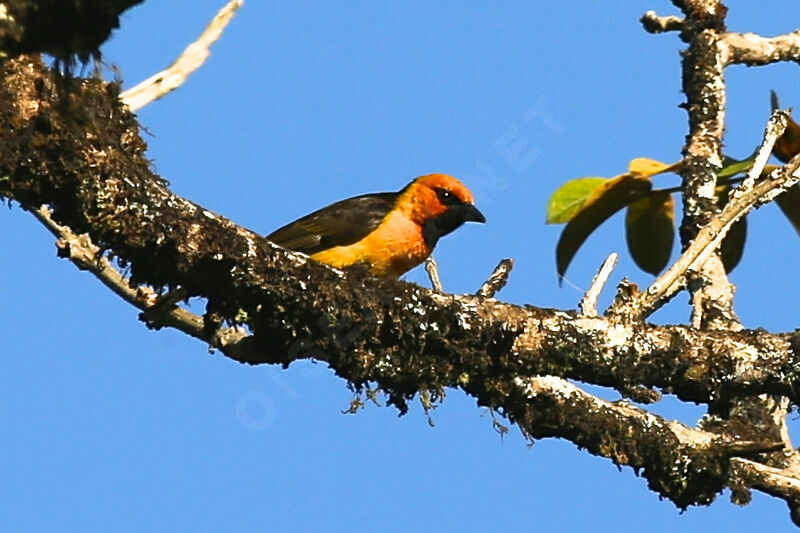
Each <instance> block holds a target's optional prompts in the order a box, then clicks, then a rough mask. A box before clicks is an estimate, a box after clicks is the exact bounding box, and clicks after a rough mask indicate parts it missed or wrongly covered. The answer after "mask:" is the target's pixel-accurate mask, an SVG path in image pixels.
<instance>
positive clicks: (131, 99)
mask: <svg viewBox="0 0 800 533" xmlns="http://www.w3.org/2000/svg"><path fill="white" fill-rule="evenodd" d="M242 5H244V0H231V1H230V2H228V3H227V4H226V5H225V7H223V8H222V9H220V10H219V12H218V13H217V15H216V16H215V17H214V18H213V19H212V20H211V22H209V23H208V26H206V29H205V30H204V31H203V33H202V34H201V35H200V37H198V39H197V40H196V41H195V42H193V43H192V44H190V45H189V46H187V47H186V50H184V51H183V53H182V54H181V55H180V57H178V59H176V60H175V62H174V63H173V64H172V65H170V66H169V67H167V69H165V70H162V71H161V72H159V73H158V74H154V75H153V76H150V77H149V78H147V79H146V80H144V81H143V82H141V83H139V84H138V85H136V86H135V87H132V88H130V89H128V90H127V91H125V92H123V93H122V94H121V95H120V99H121V100H122V101H123V102H125V103H126V104H127V105H128V107H129V108H130V109H131V111H136V110H137V109H141V108H142V107H144V106H146V105H147V104H149V103H150V102H153V101H154V100H158V99H159V98H161V97H162V96H164V95H166V94H168V93H170V92H172V91H174V90H175V89H177V88H178V87H180V86H181V85H182V84H183V82H185V81H186V78H188V77H189V75H190V74H191V73H192V72H194V71H195V70H197V69H198V68H200V66H201V65H202V64H203V63H204V62H205V61H206V59H208V56H209V55H210V54H211V52H210V51H209V47H210V46H211V45H212V44H214V42H215V41H216V40H217V39H219V37H220V35H222V30H224V29H225V26H227V25H228V23H229V22H230V21H231V19H232V18H233V15H234V13H236V10H237V9H239V8H240V7H242Z"/></svg>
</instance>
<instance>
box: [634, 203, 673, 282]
mask: <svg viewBox="0 0 800 533" xmlns="http://www.w3.org/2000/svg"><path fill="white" fill-rule="evenodd" d="M674 221H675V203H674V202H673V200H672V195H671V194H670V193H668V192H655V193H652V194H650V195H648V196H645V197H643V198H639V199H638V200H635V201H633V202H632V203H631V204H630V205H629V206H628V212H627V213H626V215H625V230H626V231H625V239H626V241H627V243H628V251H629V252H630V253H631V257H633V260H634V261H635V262H636V264H637V265H638V266H639V268H641V269H642V270H644V271H645V272H647V273H649V274H653V275H654V276H655V275H656V274H658V273H659V272H661V271H662V270H664V267H665V266H667V262H668V261H669V257H670V255H672V244H673V242H674V241H675V222H674Z"/></svg>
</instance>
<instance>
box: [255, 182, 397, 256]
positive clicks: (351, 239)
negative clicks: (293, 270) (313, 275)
mask: <svg viewBox="0 0 800 533" xmlns="http://www.w3.org/2000/svg"><path fill="white" fill-rule="evenodd" d="M401 192H402V191H401ZM399 195H400V193H396V192H383V193H374V194H364V195H361V196H355V197H353V198H348V199H346V200H340V201H338V202H336V203H333V204H331V205H329V206H327V207H323V208H322V209H319V210H317V211H314V212H313V213H310V214H308V215H306V216H304V217H303V218H300V219H298V220H295V221H294V222H290V223H289V224H286V225H285V226H283V227H282V228H279V229H277V230H275V231H273V232H272V233H270V234H269V235H268V236H267V239H269V240H270V241H272V242H274V243H275V244H277V245H279V246H282V247H283V248H286V249H288V250H294V251H296V252H303V253H304V254H308V255H313V254H315V253H317V252H321V251H323V250H327V249H328V248H333V247H334V246H347V245H350V244H353V243H355V242H358V241H360V240H361V239H363V238H364V237H366V236H367V235H368V234H369V233H371V232H372V231H374V230H375V228H377V227H378V226H379V225H380V223H381V221H382V220H383V219H384V218H385V217H386V215H387V214H388V213H389V211H391V210H392V209H393V208H394V206H395V203H396V202H397V197H398V196H399Z"/></svg>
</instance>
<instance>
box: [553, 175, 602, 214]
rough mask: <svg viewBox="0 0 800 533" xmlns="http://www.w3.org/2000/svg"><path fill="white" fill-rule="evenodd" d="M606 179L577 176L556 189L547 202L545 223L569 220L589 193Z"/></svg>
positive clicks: (584, 201)
mask: <svg viewBox="0 0 800 533" xmlns="http://www.w3.org/2000/svg"><path fill="white" fill-rule="evenodd" d="M607 181H608V179H607V178H578V179H574V180H570V181H568V182H566V183H565V184H564V185H562V186H561V187H559V188H558V189H556V192H554V193H553V195H552V196H551V197H550V201H549V202H548V203H547V223H548V224H564V223H566V222H569V221H570V220H571V219H572V217H573V216H574V215H575V213H577V212H578V209H580V208H581V206H582V205H583V204H584V203H586V199H587V198H589V195H590V194H592V192H593V191H594V190H595V189H596V188H597V187H599V186H600V185H602V184H603V183H605V182H607Z"/></svg>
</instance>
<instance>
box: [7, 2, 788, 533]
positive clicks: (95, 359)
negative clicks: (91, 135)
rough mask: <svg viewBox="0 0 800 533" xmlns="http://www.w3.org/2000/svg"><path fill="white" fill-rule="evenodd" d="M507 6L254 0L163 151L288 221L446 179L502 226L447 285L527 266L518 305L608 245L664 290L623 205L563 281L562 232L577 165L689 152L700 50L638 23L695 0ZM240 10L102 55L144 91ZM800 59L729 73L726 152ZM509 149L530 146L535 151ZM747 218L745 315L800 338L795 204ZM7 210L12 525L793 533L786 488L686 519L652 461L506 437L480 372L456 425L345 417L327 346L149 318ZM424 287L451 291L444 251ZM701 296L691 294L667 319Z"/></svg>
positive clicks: (475, 244)
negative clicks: (236, 352) (689, 84)
mask: <svg viewBox="0 0 800 533" xmlns="http://www.w3.org/2000/svg"><path fill="white" fill-rule="evenodd" d="M494 4H495V5H491V6H490V5H489V4H487V3H486V2H479V1H473V0H461V1H458V2H455V1H442V2H436V3H433V2H422V1H416V0H411V1H403V2H399V1H384V0H381V1H370V2H367V1H360V2H357V1H349V0H346V1H345V0H343V1H340V2H318V1H317V2H312V1H308V0H297V1H295V2H257V1H254V0H250V1H249V2H247V4H246V5H245V7H244V8H243V9H242V10H241V11H240V12H239V14H238V15H237V17H236V19H235V20H234V21H233V23H232V24H231V26H230V27H229V28H228V30H227V31H226V33H225V35H224V36H223V38H222V40H221V41H220V42H219V43H218V44H217V45H216V46H215V47H214V48H213V52H212V56H211V58H210V59H209V60H208V62H207V64H206V65H205V66H204V67H203V68H202V69H201V70H200V71H199V72H197V73H196V74H194V75H193V76H192V77H191V78H190V79H189V81H188V82H187V83H186V84H185V86H183V87H182V88H181V89H179V90H178V91H177V92H176V93H173V94H172V95H169V96H167V97H166V98H164V99H163V100H161V101H159V102H156V103H154V104H151V105H150V106H148V107H146V108H145V109H143V110H142V111H141V112H140V113H139V116H140V120H141V123H142V125H143V126H145V127H146V128H147V139H148V143H149V145H150V151H149V154H150V157H151V158H152V159H153V162H154V165H155V168H156V169H157V170H158V172H159V173H161V174H162V175H163V176H165V177H166V178H167V179H169V180H170V182H171V184H172V187H173V189H174V190H175V191H176V192H177V193H179V194H182V195H184V196H186V197H188V198H190V199H192V200H193V201H195V202H197V203H200V204H202V205H204V206H205V207H207V208H209V209H212V210H214V211H216V212H218V213H221V214H223V215H225V216H227V217H229V218H231V219H233V220H235V221H237V222H239V223H241V224H242V225H244V226H247V227H249V228H251V229H254V230H256V231H259V232H262V233H265V234H266V233H268V232H270V231H271V230H272V229H274V228H276V227H278V226H280V225H282V224H284V223H286V222H287V221H290V220H292V219H294V218H296V217H298V216H300V215H303V214H305V213H307V212H309V211H311V210H313V209H316V208H318V207H321V206H323V205H326V204H328V203H331V202H333V201H335V200H338V199H341V198H345V197H348V196H352V195H356V194H361V193H365V192H374V191H385V190H396V189H399V188H401V187H402V186H403V185H405V184H406V183H407V182H408V181H410V180H411V179H412V178H413V177H415V176H417V175H420V174H426V173H431V172H446V173H450V174H453V175H455V176H457V177H459V178H461V179H462V180H463V181H464V182H465V183H466V184H467V185H468V186H469V187H470V188H471V189H472V190H473V191H474V192H475V194H476V202H477V204H478V206H479V207H480V208H481V210H482V211H483V212H484V213H485V214H486V217H487V219H488V223H487V224H486V225H469V226H466V227H464V228H462V229H460V230H459V231H457V232H456V233H454V234H453V235H450V236H448V237H447V238H445V239H443V240H442V241H441V242H440V244H439V247H438V248H437V253H436V258H437V260H438V262H439V265H440V270H441V275H442V278H443V282H444V285H445V288H446V289H447V290H450V291H453V292H471V291H474V290H475V289H476V288H477V287H478V286H479V285H480V283H481V282H482V281H483V279H485V277H486V276H487V275H488V273H489V272H490V271H491V269H492V268H493V267H494V265H495V264H496V263H497V261H498V260H499V259H501V258H503V257H513V258H514V259H515V260H516V262H517V266H516V268H515V270H514V272H513V274H512V277H511V281H510V283H509V285H508V287H507V288H506V289H505V290H504V291H503V292H502V293H500V296H501V298H502V299H505V300H508V301H512V302H517V303H530V304H533V305H538V306H543V307H558V308H566V309H570V308H574V307H575V306H576V304H577V302H578V300H579V299H580V296H581V292H580V289H581V288H586V287H587V286H588V283H589V281H590V279H591V277H592V275H593V274H594V272H595V270H596V268H597V266H598V265H599V264H600V263H601V262H602V260H603V259H604V258H605V257H606V255H607V254H608V253H609V252H611V251H618V252H621V261H620V265H619V266H618V268H617V270H616V272H615V275H614V277H612V283H616V282H618V281H619V279H620V278H621V277H622V276H623V275H624V276H628V277H630V278H632V279H633V280H634V281H636V282H637V283H639V284H646V283H648V282H649V281H650V280H651V277H650V276H648V275H647V274H644V273H642V272H640V271H638V270H637V269H636V268H635V266H634V265H633V264H632V262H631V261H630V260H629V258H628V256H627V252H626V251H625V244H624V240H623V238H622V234H621V229H622V220H621V217H620V216H617V217H615V218H614V219H612V220H611V221H609V223H607V225H606V226H605V227H603V228H601V229H600V230H599V231H597V232H596V233H595V234H594V235H592V237H591V238H590V239H589V240H588V241H587V243H586V244H585V246H584V247H583V248H582V249H581V251H580V252H579V253H578V255H577V257H576V259H575V261H574V263H573V265H572V266H571V268H570V270H569V272H568V274H567V278H568V283H566V284H565V285H564V287H563V288H559V287H558V284H557V279H556V275H555V261H554V249H555V243H556V241H557V239H558V234H559V231H560V227H553V226H546V225H545V224H544V222H543V221H544V209H545V205H546V203H547V199H548V197H549V195H550V194H551V192H552V191H553V190H554V189H555V188H556V187H557V186H558V185H559V184H560V183H562V182H563V181H565V180H567V179H569V178H573V177H580V176H591V175H594V176H613V175H615V174H619V173H620V172H622V171H623V170H624V169H625V167H626V164H627V162H628V161H629V160H630V159H631V158H633V157H637V156H645V157H651V158H655V159H660V160H663V161H668V162H673V161H675V160H677V159H678V158H679V157H680V149H681V147H682V144H683V141H684V136H685V134H686V127H687V126H686V115H685V113H684V111H683V110H681V109H679V108H678V104H679V103H680V102H681V101H682V95H681V93H680V79H679V75H680V65H679V55H678V51H679V49H680V48H681V47H682V46H683V45H682V43H680V41H679V40H678V38H677V36H676V35H675V34H668V35H660V36H652V35H648V34H646V33H645V32H644V31H643V30H642V29H641V26H640V24H639V23H638V18H639V17H640V16H641V15H642V13H643V12H644V11H646V10H648V9H655V10H657V11H659V12H660V13H661V14H668V13H673V12H674V11H673V8H672V6H671V2H667V1H665V0H661V1H652V2H591V3H588V2H587V3H577V2H563V3H556V2H547V3H545V2H541V3H538V4H539V5H533V4H532V3H531V2H522V1H511V0H509V1H506V2H502V3H494ZM728 4H729V7H730V17H729V26H730V28H731V29H732V30H735V31H756V32H762V33H764V34H768V35H773V34H777V33H783V32H786V31H791V30H793V29H795V28H796V27H797V26H798V25H799V24H798V21H799V20H800V18H799V17H798V13H797V10H796V6H794V5H793V4H794V2H793V1H792V0H781V1H779V0H776V1H773V2H770V3H769V8H766V7H762V4H759V3H754V2H745V1H741V0H738V1H731V2H729V3H728ZM219 7H221V2H216V1H214V2H212V1H209V0H197V1H196V2H192V3H191V4H189V3H185V2H166V1H158V0H148V1H147V2H145V4H144V5H143V6H141V7H138V8H135V9H133V10H131V11H130V12H129V13H127V14H126V15H125V16H124V17H123V21H122V28H121V29H120V30H119V31H117V33H116V34H115V36H114V38H113V40H112V41H111V42H110V43H108V44H107V45H106V46H105V48H104V57H105V59H106V61H107V62H109V63H110V64H114V65H116V67H117V68H118V69H119V70H120V72H121V75H122V77H123V79H124V84H125V86H131V85H133V84H134V83H136V82H138V81H140V80H141V79H143V78H145V77H147V76H149V75H150V74H152V73H154V72H156V71H158V70H160V69H162V68H164V67H165V66H166V65H168V64H169V63H170V62H172V60H174V58H175V57H176V56H177V55H178V54H179V53H180V52H181V51H182V50H183V48H184V47H185V46H186V44H188V43H189V42H190V41H191V40H193V39H194V38H195V37H196V36H197V35H198V34H199V32H200V31H201V30H202V28H203V27H204V26H205V24H206V23H207V21H208V20H209V19H210V18H211V17H212V16H213V15H214V13H215V12H216V10H217V9H218V8H219ZM798 74H800V72H798V69H797V65H777V66H771V67H767V68H759V69H747V68H744V67H739V68H733V69H731V70H730V71H729V72H728V76H727V80H728V82H729V113H728V133H727V136H726V148H727V151H728V153H729V154H730V155H732V156H745V155H747V154H749V153H750V152H751V151H752V149H753V147H754V146H755V145H756V144H757V143H758V142H759V138H760V135H761V132H762V131H763V125H764V122H765V120H766V117H767V115H768V111H769V100H768V95H769V90H770V89H775V90H776V91H778V93H779V94H780V95H781V97H782V101H783V103H784V105H790V106H795V107H798V106H800V92H799V91H798V90H797V88H798ZM510 143H512V144H513V143H524V144H522V145H521V146H522V149H521V150H520V151H519V153H517V155H514V154H512V153H510V152H509V150H508V146H509V144H510ZM657 179H658V180H659V183H663V184H665V185H669V184H673V183H674V180H675V179H676V178H674V177H670V176H664V177H659V178H657ZM750 218H751V220H750V238H749V239H748V243H747V248H746V252H745V257H744V259H743V261H742V264H741V265H740V266H739V268H738V270H737V271H736V272H735V273H734V275H733V280H734V282H735V283H737V284H738V286H739V292H738V298H737V310H738V312H739V314H740V316H741V318H742V319H743V321H744V323H745V324H746V325H747V326H749V327H765V328H768V329H771V330H774V331H784V330H791V329H794V328H795V327H798V326H800V318H798V316H797V313H796V304H795V302H796V301H797V297H798V292H799V291H800V285H798V281H797V276H796V265H797V264H798V262H800V239H798V237H797V235H796V234H795V233H794V231H793V230H792V229H791V228H790V227H789V225H788V224H787V223H786V222H785V221H784V220H783V219H782V218H781V216H780V214H779V213H778V211H777V209H775V208H774V207H773V206H767V207H765V208H762V209H760V210H759V211H758V212H756V213H754V216H752V217H750ZM0 220H2V225H3V227H4V228H5V230H4V231H3V232H0V249H2V250H4V255H3V257H4V260H3V261H0V278H1V279H3V280H5V283H3V284H0V298H1V299H2V301H3V306H2V308H0V309H1V310H0V317H1V318H2V322H0V324H1V325H0V331H2V334H3V339H4V350H3V352H4V353H3V357H2V362H1V363H0V427H2V428H3V431H2V432H0V451H2V453H0V479H2V482H0V528H2V529H3V530H5V531H44V530H66V529H72V530H83V531H108V530H113V531H173V530H189V531H219V530H234V531H264V530H289V529H291V530H295V531H313V530H345V529H348V530H350V529H354V528H367V529H374V528H381V529H384V530H388V531H395V530H398V531H399V530H408V529H410V528H421V527H424V528H426V529H430V530H444V531H448V530H455V529H462V530H463V529H466V530H487V529H504V530H508V531H523V530H524V531H530V530H552V529H568V528H570V529H575V530H578V531H581V530H590V529H595V530H596V529H598V528H599V529H606V530H615V531H638V530H641V529H644V528H646V529H648V530H651V531H672V530H674V529H675V528H678V527H680V528H683V529H684V530H686V531H700V530H708V528H710V527H712V526H713V527H715V528H719V529H727V530H747V529H750V530H752V529H754V528H756V527H758V528H759V529H761V530H766V529H769V530H771V531H781V530H789V529H790V525H789V520H788V513H787V510H786V508H785V505H784V504H783V503H782V502H780V501H777V500H773V499H770V498H767V497H764V496H761V495H759V494H755V498H754V501H753V503H752V504H751V505H750V506H748V507H746V508H743V509H742V508H739V507H736V506H733V505H732V504H730V503H728V501H727V495H723V496H721V497H720V498H719V500H718V501H717V502H716V503H715V504H714V505H712V506H711V507H710V508H693V509H690V510H688V511H687V512H686V513H685V514H683V515H681V514H679V512H678V510H677V509H676V508H675V507H674V506H673V505H672V504H671V503H669V502H665V501H659V499H658V497H657V496H656V495H655V494H653V493H650V492H649V491H647V489H646V482H645V481H643V480H642V479H639V478H637V477H636V476H635V475H634V474H633V472H632V471H631V470H629V469H624V470H622V471H621V472H620V471H618V470H617V469H616V468H615V467H614V466H613V465H612V464H611V463H610V462H608V461H607V460H604V459H599V458H596V457H590V456H588V455H587V454H585V453H582V452H580V451H578V450H576V449H575V447H574V446H573V445H571V444H570V443H567V442H563V441H555V440H548V441H540V442H537V443H536V444H535V445H534V446H533V447H532V448H529V447H527V446H526V443H525V442H524V440H523V439H522V438H521V437H520V436H519V435H518V433H517V432H516V429H515V428H512V430H511V433H510V434H509V435H508V436H507V437H506V438H505V439H504V440H501V439H500V438H499V437H498V436H497V435H496V434H495V433H494V432H493V431H492V427H491V420H490V418H488V417H487V416H486V415H485V414H484V413H483V412H482V411H481V410H480V409H478V408H476V406H475V404H474V401H472V400H471V399H469V398H466V397H465V396H464V395H463V394H461V393H459V392H456V391H451V392H450V394H449V395H448V397H447V400H446V401H445V402H444V404H443V405H442V406H441V407H439V408H438V409H437V410H436V411H434V412H433V414H432V418H433V421H434V423H435V424H434V426H433V427H430V426H429V424H428V421H427V419H426V417H425V416H424V415H423V414H422V413H421V409H420V408H419V407H418V406H415V408H414V409H412V412H411V413H409V414H408V415H407V416H405V417H402V418H398V417H397V413H396V411H393V410H392V409H388V408H378V407H375V406H368V407H367V408H366V409H365V410H363V411H362V412H360V413H359V414H357V415H355V416H352V415H343V414H340V411H341V410H342V409H345V408H346V407H347V406H348V404H349V401H350V398H351V394H350V393H349V391H348V390H347V388H346V386H345V384H344V383H343V382H342V381H340V380H339V379H337V378H335V377H334V376H333V375H332V373H331V372H330V371H329V370H328V369H327V368H326V367H325V366H324V365H322V364H312V363H308V362H305V363H298V364H294V365H292V366H291V368H290V369H289V370H287V371H282V370H280V369H278V368H270V367H258V368H249V367H245V366H241V365H239V364H237V363H234V362H232V361H230V360H228V359H226V358H224V357H222V356H220V355H210V354H208V352H207V350H206V349H205V347H204V346H203V345H201V344H200V343H198V342H197V341H194V340H191V339H188V338H186V337H184V336H182V335H180V334H177V333H173V332H169V331H161V332H151V331H148V330H147V329H146V328H145V327H144V326H143V325H142V324H141V323H139V322H138V321H137V320H136V315H137V313H136V311H135V310H134V309H132V308H130V307H128V306H127V305H126V304H124V303H122V302H121V301H119V300H118V299H116V297H115V296H114V295H112V294H111V293H110V292H108V291H107V290H104V289H103V288H102V287H101V286H100V285H99V284H98V283H96V282H95V281H94V280H93V279H92V278H91V277H90V276H89V275H87V274H85V273H81V272H79V271H77V270H76V269H75V268H74V267H72V266H71V265H69V264H68V263H66V262H65V261H63V260H60V259H57V258H56V257H55V253H54V252H55V249H54V247H53V242H52V238H51V237H50V236H49V235H48V234H47V233H46V232H45V231H44V229H43V228H41V227H40V226H39V225H38V224H37V223H36V222H35V220H34V219H33V218H32V217H30V216H29V215H27V214H25V213H23V212H22V211H20V210H19V209H18V208H13V209H11V210H6V211H5V212H3V213H2V214H1V215H0ZM407 279H408V280H410V281H413V282H418V283H423V284H427V281H426V277H425V275H424V272H423V271H422V270H421V269H418V270H417V271H414V272H411V273H410V274H409V275H408V276H407ZM610 292H611V291H609V293H610ZM609 297H610V294H607V295H605V300H604V301H606V302H607V301H608V298H609ZM198 310H200V308H198ZM687 313H688V309H687V307H686V299H685V297H679V298H677V299H676V301H675V302H674V303H673V304H671V305H670V306H668V307H667V308H666V309H664V310H662V311H660V312H659V313H658V314H657V315H655V316H654V320H655V321H657V322H662V323H670V322H684V321H685V319H686V316H687ZM591 390H593V391H599V392H600V393H601V394H603V395H605V396H606V397H609V398H614V397H615V395H614V393H613V392H609V391H603V390H600V389H596V388H592V389H591ZM655 409H656V410H657V411H658V412H660V413H663V414H665V415H666V416H669V417H672V418H679V419H681V420H684V421H686V422H688V423H694V421H695V420H696V419H697V417H699V416H700V415H701V414H702V410H701V409H700V408H698V407H695V406H682V405H679V404H678V402H676V401H674V400H672V399H670V398H666V399H665V400H664V401H663V402H661V403H660V404H659V405H657V406H656V407H655ZM793 425H796V422H795V421H793Z"/></svg>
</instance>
